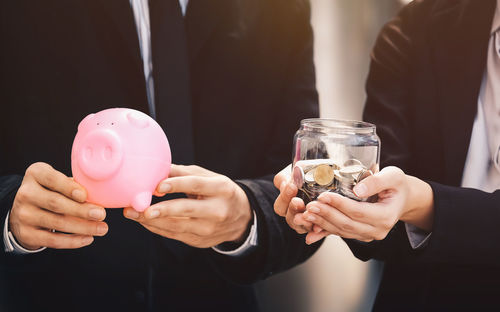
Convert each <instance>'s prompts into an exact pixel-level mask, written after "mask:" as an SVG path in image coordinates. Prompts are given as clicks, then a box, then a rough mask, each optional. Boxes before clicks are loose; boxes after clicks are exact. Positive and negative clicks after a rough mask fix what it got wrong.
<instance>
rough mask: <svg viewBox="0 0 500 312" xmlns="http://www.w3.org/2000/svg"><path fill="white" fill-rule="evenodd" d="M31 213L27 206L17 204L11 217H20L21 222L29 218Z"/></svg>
mask: <svg viewBox="0 0 500 312" xmlns="http://www.w3.org/2000/svg"><path fill="white" fill-rule="evenodd" d="M30 217H31V213H30V211H29V209H27V208H26V207H25V206H22V205H20V206H16V209H15V210H12V214H11V219H13V220H15V219H19V220H20V221H21V222H23V221H27V220H29V218H30Z"/></svg>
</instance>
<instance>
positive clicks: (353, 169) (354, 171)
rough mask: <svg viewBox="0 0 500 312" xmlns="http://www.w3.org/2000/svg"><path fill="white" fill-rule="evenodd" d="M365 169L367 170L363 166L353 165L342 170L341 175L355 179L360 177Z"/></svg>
mask: <svg viewBox="0 0 500 312" xmlns="http://www.w3.org/2000/svg"><path fill="white" fill-rule="evenodd" d="M364 169H365V168H364V167H363V166H361V165H352V166H348V167H344V168H342V169H340V170H339V173H340V175H341V176H343V177H344V178H352V179H354V176H355V175H358V174H359V173H360V172H361V171H363V170H364Z"/></svg>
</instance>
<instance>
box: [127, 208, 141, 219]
mask: <svg viewBox="0 0 500 312" xmlns="http://www.w3.org/2000/svg"><path fill="white" fill-rule="evenodd" d="M125 215H126V216H127V218H130V219H137V218H139V213H138V212H137V211H135V210H133V209H128V210H126V211H125Z"/></svg>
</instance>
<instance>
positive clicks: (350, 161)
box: [344, 158, 363, 167]
mask: <svg viewBox="0 0 500 312" xmlns="http://www.w3.org/2000/svg"><path fill="white" fill-rule="evenodd" d="M350 166H361V167H363V163H362V162H360V161H359V160H357V159H354V158H353V159H348V160H346V161H345V162H344V167H350Z"/></svg>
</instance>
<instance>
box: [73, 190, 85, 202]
mask: <svg viewBox="0 0 500 312" xmlns="http://www.w3.org/2000/svg"><path fill="white" fill-rule="evenodd" d="M71 197H73V199H74V200H76V201H77V202H84V201H85V199H86V198H85V192H84V191H82V190H79V189H76V190H73V192H71Z"/></svg>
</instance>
